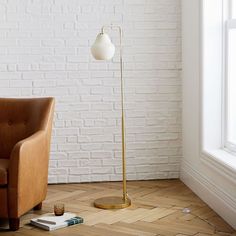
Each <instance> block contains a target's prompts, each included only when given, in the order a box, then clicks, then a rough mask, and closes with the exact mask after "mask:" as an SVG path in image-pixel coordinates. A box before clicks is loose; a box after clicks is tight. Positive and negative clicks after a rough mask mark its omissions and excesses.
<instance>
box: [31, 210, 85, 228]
mask: <svg viewBox="0 0 236 236" xmlns="http://www.w3.org/2000/svg"><path fill="white" fill-rule="evenodd" d="M65 214H66V213H65ZM65 214H64V215H65ZM69 214H72V213H67V216H66V217H68V216H69ZM44 217H46V218H44ZM48 217H51V218H49V222H50V223H44V222H40V221H38V220H39V218H34V219H31V220H30V223H31V224H32V225H34V226H36V227H39V228H41V229H44V230H48V231H52V230H56V229H60V228H64V227H68V226H71V225H75V224H82V223H83V222H84V220H83V218H81V217H79V216H74V217H72V218H69V219H65V218H66V217H65V218H64V220H62V218H61V219H60V220H58V219H54V220H53V219H52V217H53V216H52V215H51V216H48V214H46V215H44V216H42V217H40V218H41V220H44V219H46V220H47V219H48ZM54 217H60V216H54ZM52 222H53V224H52ZM54 222H56V223H54Z"/></svg>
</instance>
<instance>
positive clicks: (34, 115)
mask: <svg viewBox="0 0 236 236" xmlns="http://www.w3.org/2000/svg"><path fill="white" fill-rule="evenodd" d="M53 112H54V99H53V98H32V99H15V98H0V218H8V219H9V226H10V229H11V230H17V229H19V223H20V220H19V219H20V216H22V215H23V214H24V213H26V212H27V211H29V210H31V209H32V208H35V209H41V206H42V201H43V200H44V199H45V197H46V193H47V180H48V161H49V151H50V139H51V130H52V119H53Z"/></svg>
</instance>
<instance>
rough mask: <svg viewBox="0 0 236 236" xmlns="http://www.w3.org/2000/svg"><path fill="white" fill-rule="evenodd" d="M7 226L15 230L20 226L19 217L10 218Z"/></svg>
mask: <svg viewBox="0 0 236 236" xmlns="http://www.w3.org/2000/svg"><path fill="white" fill-rule="evenodd" d="M9 228H10V230H11V231H16V230H18V229H19V228H20V218H10V219H9Z"/></svg>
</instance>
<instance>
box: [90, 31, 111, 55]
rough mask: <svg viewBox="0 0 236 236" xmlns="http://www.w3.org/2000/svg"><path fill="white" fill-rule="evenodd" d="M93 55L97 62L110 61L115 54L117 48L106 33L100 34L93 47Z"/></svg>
mask: <svg viewBox="0 0 236 236" xmlns="http://www.w3.org/2000/svg"><path fill="white" fill-rule="evenodd" d="M91 53H92V55H93V57H94V58H95V59H96V60H110V59H111V58H113V56H114V54H115V46H114V45H113V43H112V42H111V39H110V37H109V36H108V34H106V33H100V34H98V36H97V38H96V40H95V42H94V44H93V45H92V47H91Z"/></svg>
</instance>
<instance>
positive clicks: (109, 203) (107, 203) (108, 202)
mask: <svg viewBox="0 0 236 236" xmlns="http://www.w3.org/2000/svg"><path fill="white" fill-rule="evenodd" d="M130 205H131V200H130V199H129V198H127V199H126V201H124V199H123V197H102V198H99V199H97V200H95V202H94V206H95V207H97V208H101V209H122V208H126V207H128V206H130Z"/></svg>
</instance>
